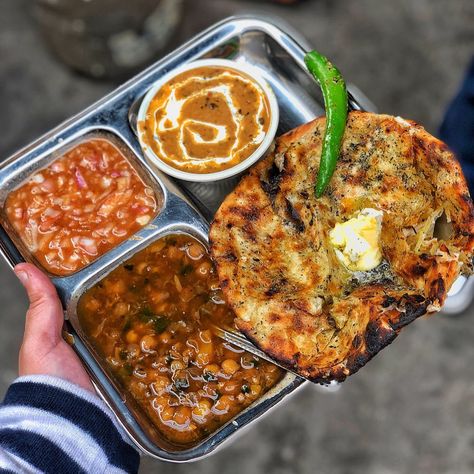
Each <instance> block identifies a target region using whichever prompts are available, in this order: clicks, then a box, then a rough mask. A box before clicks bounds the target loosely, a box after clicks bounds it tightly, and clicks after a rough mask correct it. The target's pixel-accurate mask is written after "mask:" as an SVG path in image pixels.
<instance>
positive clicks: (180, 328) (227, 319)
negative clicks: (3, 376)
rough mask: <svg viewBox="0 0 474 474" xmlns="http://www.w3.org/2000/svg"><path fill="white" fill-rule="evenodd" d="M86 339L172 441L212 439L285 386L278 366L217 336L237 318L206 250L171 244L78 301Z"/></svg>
mask: <svg viewBox="0 0 474 474" xmlns="http://www.w3.org/2000/svg"><path fill="white" fill-rule="evenodd" d="M78 316H79V320H80V322H81V325H82V327H83V329H84V332H85V333H86V335H87V336H88V337H89V340H90V342H91V343H92V345H93V346H94V347H95V348H96V350H97V352H98V353H99V354H100V355H101V356H102V357H103V358H104V359H105V361H106V362H107V364H108V366H109V368H110V370H111V372H112V373H113V375H114V376H115V377H116V379H118V381H119V383H120V384H121V385H122V387H123V388H124V389H125V391H126V392H127V393H130V394H131V395H132V396H133V397H134V398H135V400H136V401H137V402H138V404H139V405H141V407H142V409H143V410H144V412H145V413H146V414H147V415H148V417H149V419H150V420H151V421H152V423H153V425H154V426H155V427H156V428H157V429H158V431H159V432H160V433H161V434H162V435H163V436H165V437H166V438H167V439H168V440H169V441H171V442H172V443H175V444H179V445H189V444H191V443H196V442H197V441H199V440H201V439H203V438H205V437H206V436H207V435H209V434H210V433H212V432H213V431H215V430H216V429H217V428H219V427H220V426H222V425H223V424H224V423H226V422H227V421H229V420H230V419H231V418H232V417H233V416H235V415H236V414H237V413H239V412H240V411H242V410H243V409H245V408H246V407H248V406H249V405H250V404H252V403H253V402H254V401H255V400H257V399H258V398H259V397H261V396H262V395H263V394H264V393H265V392H266V391H267V390H268V389H269V388H270V387H272V386H273V385H274V384H275V383H276V382H277V381H278V380H279V379H280V378H281V377H282V374H283V371H282V370H281V369H280V368H278V367H277V366H275V365H273V364H270V363H269V362H266V361H264V360H259V359H258V358H257V357H255V356H253V355H252V354H249V353H247V352H245V351H243V350H241V349H239V348H237V347H234V346H232V345H230V344H228V343H226V342H225V341H223V340H221V339H219V338H218V337H216V336H215V335H214V333H213V330H212V325H213V324H215V325H219V326H221V327H226V326H227V327H228V326H231V325H232V324H233V318H234V315H233V313H232V311H231V310H230V308H229V307H228V306H227V305H226V304H225V303H224V301H223V300H222V294H221V291H220V289H219V283H218V279H217V275H216V273H215V270H214V268H213V266H212V263H211V261H210V259H209V256H208V255H207V253H206V251H205V249H204V247H203V246H202V245H201V244H200V243H198V242H197V241H196V240H194V239H192V238H191V237H188V236H184V235H172V236H169V237H166V238H164V239H160V240H158V241H156V242H155V243H153V244H151V245H150V246H149V247H147V248H146V249H145V250H142V251H141V252H138V253H137V254H136V255H135V256H133V257H132V258H131V259H130V260H128V261H127V262H125V263H124V264H123V265H121V266H120V267H118V268H117V269H116V270H114V271H113V272H112V273H110V274H109V275H107V276H106V277H105V278H104V279H103V280H101V281H100V282H99V283H97V284H96V285H95V286H93V287H92V288H91V289H90V290H88V291H87V292H86V293H85V294H84V295H83V296H82V297H81V299H80V300H79V305H78Z"/></svg>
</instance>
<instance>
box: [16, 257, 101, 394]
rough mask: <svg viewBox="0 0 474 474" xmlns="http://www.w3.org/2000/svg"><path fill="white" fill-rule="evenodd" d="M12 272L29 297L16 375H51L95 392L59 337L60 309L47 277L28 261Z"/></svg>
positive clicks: (78, 362) (61, 324) (60, 331)
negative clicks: (17, 373)
mask: <svg viewBox="0 0 474 474" xmlns="http://www.w3.org/2000/svg"><path fill="white" fill-rule="evenodd" d="M15 274H16V276H17V277H18V279H19V280H20V281H21V283H22V284H23V286H24V287H25V289H26V292H27V293H28V299H29V300H30V307H29V309H28V312H27V313H26V322H25V333H24V336H23V343H22V345H21V349H20V358H19V373H20V375H39V374H41V375H52V376H55V377H60V378H62V379H65V380H68V381H70V382H72V383H75V384H76V385H79V386H80V387H82V388H85V389H86V390H89V391H90V392H92V393H95V391H94V388H93V386H92V383H91V381H90V379H89V376H88V375H87V372H86V371H85V369H84V367H83V366H82V364H81V362H80V360H79V358H78V357H77V355H76V354H75V352H74V350H73V349H72V348H71V346H69V344H67V342H66V341H65V340H64V339H63V338H62V327H63V322H64V316H63V309H62V306H61V302H60V301H59V298H58V295H57V293H56V289H55V288H54V286H53V284H52V283H51V281H50V280H49V278H48V277H47V276H46V275H45V274H44V273H42V272H41V271H40V270H39V269H38V268H36V267H35V266H34V265H32V264H30V263H21V264H19V265H17V266H16V267H15Z"/></svg>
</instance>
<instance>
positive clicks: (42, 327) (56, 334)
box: [15, 263, 64, 351]
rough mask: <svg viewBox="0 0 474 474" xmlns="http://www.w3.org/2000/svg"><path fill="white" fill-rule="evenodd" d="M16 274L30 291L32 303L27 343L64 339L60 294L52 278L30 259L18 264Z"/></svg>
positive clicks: (45, 347) (46, 344) (45, 346)
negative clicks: (62, 335) (31, 262)
mask: <svg viewBox="0 0 474 474" xmlns="http://www.w3.org/2000/svg"><path fill="white" fill-rule="evenodd" d="M15 274H16V275H17V277H18V279H19V280H20V281H21V283H22V284H23V286H24V287H25V289H26V292H27V293H28V299H29V301H30V306H29V308H28V312H27V313H26V322H25V334H24V339H23V341H24V343H29V344H31V345H32V346H35V345H36V343H37V344H38V345H41V346H42V350H46V351H47V350H48V348H49V347H54V346H55V345H56V344H57V343H58V342H59V341H60V340H61V330H62V327H63V322H64V315H63V309H62V306H61V302H60V301H59V298H58V294H57V292H56V289H55V288H54V286H53V284H52V283H51V281H50V280H49V278H48V277H47V276H46V275H45V274H44V273H43V272H41V271H40V270H39V269H38V268H36V267H35V266H34V265H32V264H30V263H21V264H19V265H17V266H16V267H15Z"/></svg>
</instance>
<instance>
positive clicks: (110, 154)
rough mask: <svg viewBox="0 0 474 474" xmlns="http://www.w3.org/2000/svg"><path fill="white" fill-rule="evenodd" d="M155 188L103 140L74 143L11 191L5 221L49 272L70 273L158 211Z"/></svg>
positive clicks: (115, 148)
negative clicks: (75, 144) (6, 220)
mask: <svg viewBox="0 0 474 474" xmlns="http://www.w3.org/2000/svg"><path fill="white" fill-rule="evenodd" d="M156 211H157V202H156V198H155V195H154V192H153V190H152V189H151V188H150V187H148V186H146V185H145V184H144V183H143V181H142V180H141V179H140V177H139V176H138V174H137V172H136V171H135V170H134V169H133V167H132V166H131V165H130V163H129V162H128V161H127V159H126V158H125V156H124V155H123V154H122V152H121V151H120V150H119V149H118V148H117V147H116V146H115V145H113V144H112V143H111V142H110V141H108V140H105V139H101V138H98V139H92V140H89V141H86V142H83V143H80V144H79V145H77V146H75V147H74V148H72V149H71V150H70V151H68V152H67V153H66V154H65V155H64V156H63V157H61V158H59V159H58V160H56V161H54V162H53V163H52V164H51V165H49V166H48V167H47V168H45V169H43V170H40V171H38V172H37V173H35V174H33V175H32V176H31V177H30V178H29V179H28V181H27V182H26V183H24V184H23V185H22V186H20V187H19V188H18V189H16V190H14V191H12V192H11V193H10V194H9V195H8V197H7V200H6V203H5V212H6V215H7V218H8V221H9V222H10V224H11V225H12V227H13V229H14V230H15V231H16V232H17V233H18V235H19V237H20V238H21V240H22V241H23V243H24V244H25V245H26V247H27V248H28V249H29V251H30V252H31V254H32V255H33V256H34V257H35V258H36V260H38V262H39V263H40V264H41V265H42V266H43V267H44V268H45V269H46V270H48V271H49V272H50V273H52V274H55V275H68V274H70V273H73V272H75V271H77V270H80V269H81V268H83V267H85V266H86V265H88V264H89V263H91V262H92V261H93V260H95V259H96V258H97V257H99V256H100V255H102V254H104V253H105V252H107V251H108V250H109V249H111V248H112V247H114V246H115V245H117V244H118V243H119V242H121V241H123V240H125V239H126V238H127V237H129V236H130V235H132V234H134V233H135V232H136V231H137V230H139V229H140V228H141V227H143V226H144V225H146V224H147V223H148V222H149V221H150V220H151V219H152V217H153V216H154V215H155V214H156Z"/></svg>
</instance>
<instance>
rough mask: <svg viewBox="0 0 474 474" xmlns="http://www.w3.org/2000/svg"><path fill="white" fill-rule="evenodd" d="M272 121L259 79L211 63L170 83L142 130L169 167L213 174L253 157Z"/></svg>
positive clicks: (158, 96)
mask: <svg viewBox="0 0 474 474" xmlns="http://www.w3.org/2000/svg"><path fill="white" fill-rule="evenodd" d="M269 124H270V117H269V105H268V102H267V98H266V95H265V93H264V92H263V90H262V89H261V88H260V86H259V85H258V84H257V83H256V82H255V81H254V80H252V79H251V78H250V77H248V76H246V75H244V74H242V73H241V72H239V71H236V70H234V69H230V68H224V67H213V66H205V67H198V68H196V69H193V70H190V71H186V72H183V73H181V74H179V75H177V76H176V77H174V78H173V79H171V80H170V81H168V82H167V83H166V84H164V85H163V87H162V88H161V89H160V90H159V91H158V92H157V94H156V95H155V97H154V98H153V99H152V101H151V102H150V105H149V107H148V111H147V115H146V119H145V121H142V122H140V123H139V128H140V133H141V134H142V139H143V140H144V142H145V143H146V144H147V145H148V146H149V147H150V148H151V149H152V150H153V152H154V153H155V155H156V156H157V157H159V158H160V159H161V160H162V161H164V162H165V163H167V164H168V165H170V166H172V167H174V168H176V169H179V170H181V171H186V172H191V173H212V172H216V171H222V170H225V169H228V168H231V167H232V166H235V165H237V164H238V163H240V162H242V161H243V160H245V159H246V158H248V157H249V156H250V155H251V154H252V153H253V152H254V151H255V150H256V149H257V148H258V147H259V145H260V144H261V143H262V141H263V139H264V137H265V134H266V133H267V131H268V128H269Z"/></svg>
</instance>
